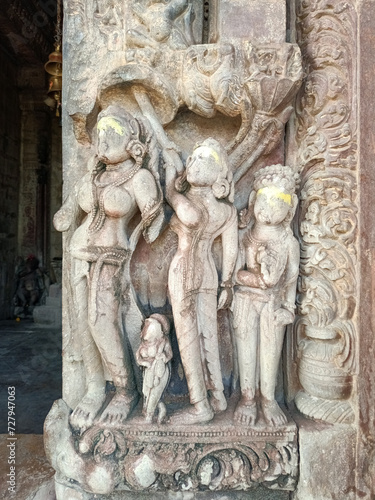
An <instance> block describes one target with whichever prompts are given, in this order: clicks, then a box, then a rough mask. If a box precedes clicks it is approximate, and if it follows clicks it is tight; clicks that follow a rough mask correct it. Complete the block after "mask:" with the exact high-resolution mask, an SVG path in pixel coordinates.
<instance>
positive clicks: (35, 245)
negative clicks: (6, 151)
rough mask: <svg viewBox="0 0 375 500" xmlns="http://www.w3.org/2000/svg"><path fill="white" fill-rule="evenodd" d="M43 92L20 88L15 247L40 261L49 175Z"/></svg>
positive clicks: (45, 253) (43, 260)
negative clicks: (19, 171)
mask: <svg viewBox="0 0 375 500" xmlns="http://www.w3.org/2000/svg"><path fill="white" fill-rule="evenodd" d="M43 97H44V92H43V91H40V92H38V91H37V92H35V91H34V92H33V91H30V90H27V91H23V92H22V93H21V95H20V99H21V109H22V119H21V123H22V125H21V137H22V154H21V172H22V178H21V184H20V202H21V208H20V217H19V229H18V231H19V232H18V234H19V250H18V253H19V255H20V256H22V257H24V258H25V257H27V255H29V254H34V255H36V257H38V259H39V261H40V264H41V265H42V266H46V265H48V264H49V228H48V226H49V221H48V213H49V199H48V198H49V197H48V190H49V188H48V186H49V175H50V167H49V166H50V158H49V156H50V130H51V127H50V116H49V115H50V113H49V110H48V108H47V106H45V104H44V103H43Z"/></svg>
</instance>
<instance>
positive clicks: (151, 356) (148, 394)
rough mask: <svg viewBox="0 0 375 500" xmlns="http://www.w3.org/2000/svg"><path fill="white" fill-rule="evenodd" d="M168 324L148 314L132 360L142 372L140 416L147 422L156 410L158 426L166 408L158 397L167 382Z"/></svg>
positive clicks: (163, 318)
mask: <svg viewBox="0 0 375 500" xmlns="http://www.w3.org/2000/svg"><path fill="white" fill-rule="evenodd" d="M168 333H169V321H168V318H167V317H166V316H164V315H162V314H151V316H150V317H149V318H147V319H146V321H145V325H144V327H143V329H142V333H141V345H140V347H139V349H138V351H137V354H136V359H137V363H138V365H139V366H142V367H144V372H143V397H144V401H143V414H144V416H145V418H146V422H148V423H151V422H152V419H153V416H154V414H155V411H156V408H158V410H159V414H158V423H162V422H163V420H164V419H165V416H166V408H165V405H164V403H163V402H161V401H160V400H161V397H162V395H163V392H164V390H165V388H166V387H167V384H168V382H169V378H170V374H171V368H170V363H169V361H170V360H171V359H172V356H173V354H172V347H171V343H170V341H169V338H168Z"/></svg>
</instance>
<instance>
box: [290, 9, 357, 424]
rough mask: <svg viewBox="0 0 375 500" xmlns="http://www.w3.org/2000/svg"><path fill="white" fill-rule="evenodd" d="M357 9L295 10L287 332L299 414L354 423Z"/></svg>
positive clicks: (333, 421)
mask: <svg viewBox="0 0 375 500" xmlns="http://www.w3.org/2000/svg"><path fill="white" fill-rule="evenodd" d="M356 30H357V27H356V11H355V8H354V5H353V3H352V2H350V1H349V2H339V1H334V2H331V3H329V4H328V3H327V2H324V1H315V2H304V1H300V2H297V39H298V43H299V45H300V48H301V52H302V56H303V60H304V69H305V73H306V75H307V77H306V80H305V84H304V87H303V89H302V90H301V92H300V95H299V99H298V102H297V121H298V126H297V134H296V136H297V144H298V159H299V162H300V168H301V177H302V185H301V210H300V213H299V231H300V239H301V266H300V274H301V280H300V285H299V320H298V321H297V322H296V325H295V333H296V339H297V350H298V375H299V381H300V383H301V386H302V390H301V391H300V392H299V393H298V394H297V396H296V404H297V407H298V408H299V410H300V411H301V412H302V413H303V414H305V415H306V416H308V417H311V418H314V419H321V420H325V421H327V422H331V423H335V422H341V423H352V422H353V421H354V411H353V405H352V403H351V399H350V398H351V395H352V385H353V375H354V374H355V373H356V370H357V362H356V347H357V329H356V313H357V308H358V304H357V278H356V262H357V212H358V207H357V204H358V200H357V172H356V168H357V155H356V150H357V125H356V106H357V103H356V80H355V79H356V66H355V65H356V53H355V50H356Z"/></svg>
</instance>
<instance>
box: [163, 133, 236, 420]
mask: <svg viewBox="0 0 375 500" xmlns="http://www.w3.org/2000/svg"><path fill="white" fill-rule="evenodd" d="M166 190H167V191H166V196H167V199H168V202H169V203H170V205H171V206H172V208H173V209H174V211H175V215H174V216H173V218H172V221H171V228H172V229H173V230H174V231H175V232H176V233H177V235H178V239H179V243H178V249H177V253H176V254H175V256H174V258H173V261H172V263H171V266H170V269H169V294H170V298H171V303H172V309H173V318H174V324H175V328H176V335H177V340H178V345H179V349H180V354H181V360H182V364H183V368H184V372H185V376H186V380H187V384H188V388H189V395H190V402H191V404H192V405H193V407H192V408H190V409H189V410H188V411H182V412H180V413H177V414H175V415H174V416H173V417H172V419H171V421H172V422H173V423H175V424H194V423H202V422H207V421H209V420H211V419H212V418H213V417H214V413H216V412H219V411H223V410H225V409H226V407H227V402H226V399H225V396H224V387H223V382H222V375H221V368H220V359H219V345H218V334H217V309H218V308H219V309H220V308H226V307H228V306H229V305H230V303H231V301H232V273H233V270H234V265H235V261H236V258H237V249H238V233H237V231H238V230H237V213H236V210H235V208H234V206H233V205H232V203H231V202H232V200H233V182H232V173H231V171H230V168H229V166H228V163H227V158H226V153H225V151H224V150H223V148H222V147H221V146H220V144H219V143H218V142H217V141H215V140H214V139H207V140H205V141H204V142H203V143H202V144H198V145H197V146H196V147H195V149H194V151H193V154H192V155H191V157H190V158H188V160H187V162H186V170H185V171H184V173H183V174H182V175H181V176H179V177H178V176H177V170H176V166H175V165H174V164H173V162H171V161H167V163H166ZM218 237H220V238H221V242H222V270H221V278H222V281H221V285H220V289H221V293H220V296H219V301H217V290H218V286H219V283H218V273H217V270H216V267H215V263H214V260H213V255H212V245H213V242H214V240H215V238H218Z"/></svg>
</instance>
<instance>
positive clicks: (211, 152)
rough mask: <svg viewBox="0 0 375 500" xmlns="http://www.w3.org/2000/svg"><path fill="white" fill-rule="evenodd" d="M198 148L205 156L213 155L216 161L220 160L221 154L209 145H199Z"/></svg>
mask: <svg viewBox="0 0 375 500" xmlns="http://www.w3.org/2000/svg"><path fill="white" fill-rule="evenodd" d="M197 149H199V151H200V152H201V154H202V155H203V157H204V158H209V157H210V156H212V158H213V159H214V160H215V162H216V163H219V162H220V160H219V155H218V154H217V153H216V151H215V150H214V149H211V148H209V147H208V146H199V147H198V148H197Z"/></svg>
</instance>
